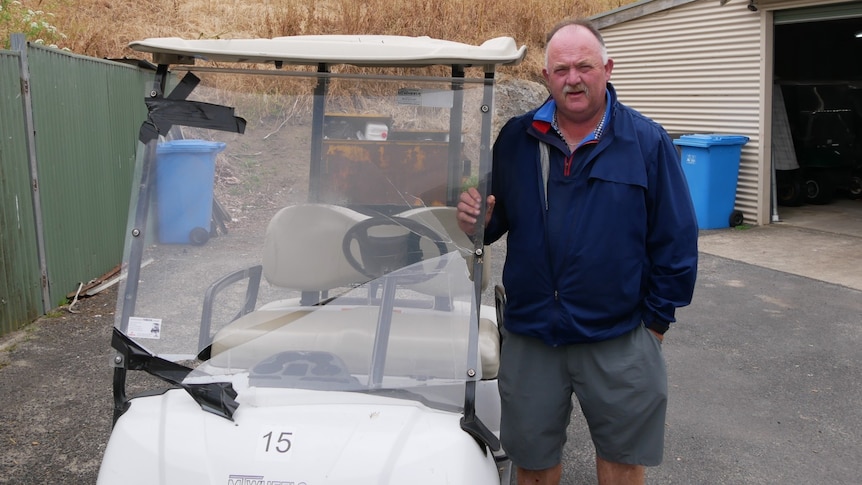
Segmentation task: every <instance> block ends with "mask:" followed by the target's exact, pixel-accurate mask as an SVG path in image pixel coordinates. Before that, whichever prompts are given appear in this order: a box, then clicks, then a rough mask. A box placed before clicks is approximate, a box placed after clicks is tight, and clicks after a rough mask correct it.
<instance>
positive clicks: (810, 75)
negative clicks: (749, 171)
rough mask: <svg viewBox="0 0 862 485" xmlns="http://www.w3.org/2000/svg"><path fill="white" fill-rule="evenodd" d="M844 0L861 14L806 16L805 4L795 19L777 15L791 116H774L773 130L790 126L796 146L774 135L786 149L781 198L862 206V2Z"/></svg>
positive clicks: (789, 202) (782, 86) (778, 68)
mask: <svg viewBox="0 0 862 485" xmlns="http://www.w3.org/2000/svg"><path fill="white" fill-rule="evenodd" d="M845 5H846V6H849V7H850V8H844V9H843V10H842V12H851V14H850V15H853V14H852V12H853V11H854V10H857V11H858V15H859V16H851V17H850V18H840V19H822V20H821V19H817V20H803V19H804V18H805V15H804V12H803V11H800V14H799V15H798V18H799V20H798V21H792V20H786V23H784V22H781V23H780V22H779V17H776V25H775V32H774V33H775V52H774V60H775V65H774V78H775V82H776V88H777V89H778V90H780V91H779V92H780V93H781V94H782V95H783V104H784V106H785V112H786V119H784V120H782V119H781V118H782V117H781V116H775V119H774V120H773V132H774V134H775V133H778V134H780V133H781V128H784V129H785V130H787V129H788V128H789V133H790V136H791V137H792V149H791V148H789V147H788V146H784V147H781V146H776V145H777V144H778V145H780V144H782V143H783V144H784V145H789V144H790V142H789V141H788V140H786V138H785V139H782V138H781V137H780V136H779V137H776V138H775V139H774V141H773V149H774V150H775V153H776V154H781V153H782V149H784V150H785V151H784V152H783V153H785V154H787V155H788V156H785V157H784V158H785V160H776V159H775V158H774V162H775V168H776V201H777V203H778V205H780V206H785V207H799V206H809V205H811V206H826V205H832V204H840V205H841V206H842V207H844V206H846V207H848V208H850V209H854V208H856V207H857V206H858V209H856V210H859V211H862V202H859V199H860V197H862V182H860V175H862V2H851V3H848V4H845ZM812 17H816V15H812ZM785 19H787V17H785ZM780 123H785V124H786V125H785V126H784V127H782V126H779V125H778V124H780ZM791 154H792V155H791ZM793 156H795V160H787V159H791V158H793ZM847 200H851V201H857V202H859V203H853V204H848V203H846V202H843V201H847Z"/></svg>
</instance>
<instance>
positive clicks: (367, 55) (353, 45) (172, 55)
mask: <svg viewBox="0 0 862 485" xmlns="http://www.w3.org/2000/svg"><path fill="white" fill-rule="evenodd" d="M129 47H130V48H132V49H134V50H136V51H139V52H149V53H152V54H153V59H154V61H155V62H156V63H158V64H180V63H182V64H189V63H194V60H195V59H203V60H208V61H218V62H243V63H275V64H276V65H277V66H280V65H281V64H294V65H317V64H321V63H323V64H350V65H354V66H389V67H394V66H399V67H400V66H411V67H422V66H431V65H455V64H460V65H468V66H473V65H514V64H518V63H519V62H521V60H523V58H524V55H525V53H526V50H527V47H526V46H521V47H520V48H519V47H518V46H517V45H516V44H515V40H514V39H513V38H511V37H497V38H494V39H490V40H488V41H486V42H484V43H482V45H479V46H476V45H470V44H462V43H459V42H452V41H447V40H440V39H432V38H430V37H407V36H395V35H299V36H291V37H276V38H273V39H198V40H185V39H181V38H178V37H162V38H151V39H145V40H140V41H136V42H132V43H130V44H129Z"/></svg>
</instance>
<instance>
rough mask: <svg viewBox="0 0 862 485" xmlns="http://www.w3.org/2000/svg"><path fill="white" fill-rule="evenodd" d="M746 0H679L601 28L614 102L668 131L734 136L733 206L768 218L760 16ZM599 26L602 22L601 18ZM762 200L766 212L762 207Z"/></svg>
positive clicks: (748, 215)
mask: <svg viewBox="0 0 862 485" xmlns="http://www.w3.org/2000/svg"><path fill="white" fill-rule="evenodd" d="M747 4H748V0H730V1H729V2H727V3H726V4H725V5H720V3H719V2H718V1H717V0H715V1H694V2H682V4H680V5H676V6H673V7H672V8H669V9H666V10H662V11H658V12H655V13H650V14H647V15H645V16H642V17H638V18H634V19H632V20H629V21H625V22H622V23H617V24H613V25H608V26H607V27H605V28H601V32H602V35H603V36H604V38H605V42H606V43H607V46H608V51H609V53H610V56H611V58H613V59H614V70H613V75H612V79H611V80H612V82H613V83H614V85H615V86H616V88H617V90H618V92H619V96H620V100H621V101H622V102H624V103H626V104H628V105H630V106H632V107H634V108H636V109H638V110H639V111H641V112H642V113H644V114H645V115H647V116H649V117H651V118H653V119H654V120H656V121H657V122H659V123H661V124H662V125H663V126H664V127H665V129H666V130H667V131H668V132H670V133H676V134H682V133H723V134H739V135H745V136H748V137H749V138H750V140H749V142H748V143H747V144H746V145H745V146H744V147H743V150H742V158H741V163H740V172H739V181H738V184H737V192H736V208H737V209H738V210H741V211H742V212H743V213H744V214H745V219H746V221H747V222H754V223H757V224H762V223H766V222H768V219H766V220H765V216H766V215H767V214H768V207H769V199H768V194H769V185H768V183H769V181H770V178H769V172H768V170H767V169H768V165H767V166H764V164H762V163H761V162H760V160H761V137H762V136H763V133H762V130H761V126H762V125H761V119H762V117H761V113H762V112H763V110H764V104H763V103H764V102H763V98H762V96H761V94H762V89H761V86H762V84H761V83H762V79H761V69H762V66H763V63H764V60H763V59H762V54H761V52H762V51H761V46H762V45H763V41H762V38H761V16H760V15H759V14H758V13H756V12H751V11H749V10H748V9H747V8H746V6H747ZM599 26H600V27H601V23H599ZM764 204H765V205H766V210H764V209H763V207H764Z"/></svg>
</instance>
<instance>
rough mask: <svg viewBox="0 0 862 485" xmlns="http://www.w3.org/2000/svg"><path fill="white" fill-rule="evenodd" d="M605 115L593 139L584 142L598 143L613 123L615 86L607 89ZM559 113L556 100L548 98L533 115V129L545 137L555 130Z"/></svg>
mask: <svg viewBox="0 0 862 485" xmlns="http://www.w3.org/2000/svg"><path fill="white" fill-rule="evenodd" d="M605 97H606V101H607V102H606V103H605V114H604V116H602V121H600V122H599V125H598V126H596V129H595V130H594V131H593V135H592V137H589V136H588V137H587V138H586V139H585V140H584V141H598V140H599V139H600V138H601V136H602V134H603V133H604V132H605V130H606V128H607V126H608V125H609V124H610V122H611V116H612V114H613V105H614V104H616V102H617V93H616V90H615V89H614V86H613V84H611V83H608V84H607V89H606V90H605ZM556 111H557V103H556V101H554V98H552V97H548V99H547V100H546V101H545V104H543V105H542V106H541V107H539V109H537V110H536V113H535V114H534V115H533V123H532V124H533V128H535V129H536V131H538V132H539V133H542V134H543V135H546V134H548V132H550V131H552V130H553V122H554V113H555V112H556Z"/></svg>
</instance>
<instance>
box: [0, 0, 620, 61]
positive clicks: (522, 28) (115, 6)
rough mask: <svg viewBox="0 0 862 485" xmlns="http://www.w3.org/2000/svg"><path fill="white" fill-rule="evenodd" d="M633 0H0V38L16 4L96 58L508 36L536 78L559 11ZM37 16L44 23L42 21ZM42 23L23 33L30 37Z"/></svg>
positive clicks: (63, 43) (579, 12)
mask: <svg viewBox="0 0 862 485" xmlns="http://www.w3.org/2000/svg"><path fill="white" fill-rule="evenodd" d="M628 3H631V0H568V1H562V2H547V1H544V0H508V1H507V0H435V1H428V2H420V1H417V0H318V1H315V0H18V2H15V1H12V0H0V4H5V5H6V6H7V9H6V11H5V12H6V13H10V11H11V13H12V18H9V19H5V20H4V17H2V12H0V39H2V40H3V41H6V40H7V39H8V36H9V34H10V33H12V32H16V31H22V30H24V29H26V28H27V27H28V25H29V23H28V24H27V25H22V24H21V23H20V22H18V23H16V21H17V20H19V19H16V18H15V15H16V14H15V9H17V10H18V12H19V13H18V14H17V15H18V17H20V15H21V14H20V12H22V11H26V10H27V9H29V10H33V11H37V12H43V14H42V15H41V20H45V21H47V22H48V23H49V24H50V25H52V26H54V27H56V28H57V30H58V31H59V33H61V34H63V35H64V36H65V38H63V37H61V36H59V35H58V36H56V38H51V36H50V35H47V36H45V35H43V37H48V38H46V39H45V40H46V42H47V43H56V44H57V45H58V46H59V47H65V48H68V49H69V50H71V51H73V52H76V53H79V54H85V55H89V56H94V57H109V58H116V57H124V56H126V57H141V55H140V54H138V53H136V52H134V51H131V50H130V49H128V48H127V47H126V45H127V44H128V43H129V42H130V41H133V40H139V39H143V38H147V37H168V36H170V37H184V38H243V37H275V36H282V35H297V34H357V33H366V34H394V35H409V36H418V35H427V36H431V37H436V38H441V39H449V40H454V41H459V42H466V43H471V44H478V43H481V42H483V41H484V40H487V39H489V38H492V37H497V36H503V35H506V36H512V37H514V38H515V39H516V41H517V42H518V43H519V44H526V45H527V46H528V57H527V60H526V62H524V63H523V64H522V65H521V66H517V67H512V68H508V69H507V71H506V72H507V73H509V74H511V75H513V76H516V77H524V78H535V77H536V76H537V75H538V73H539V72H540V70H541V63H542V49H543V47H544V36H545V33H546V32H547V30H548V29H549V28H550V27H551V26H552V25H553V24H555V23H556V22H557V21H558V20H560V19H563V18H567V17H583V16H589V15H592V14H595V13H598V12H602V11H606V10H609V9H612V8H616V7H618V6H620V5H624V4H628ZM39 25H42V24H39ZM40 34H49V33H47V32H45V29H44V27H41V28H36V29H35V32H28V39H29V40H36V38H38V37H39V35H40Z"/></svg>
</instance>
